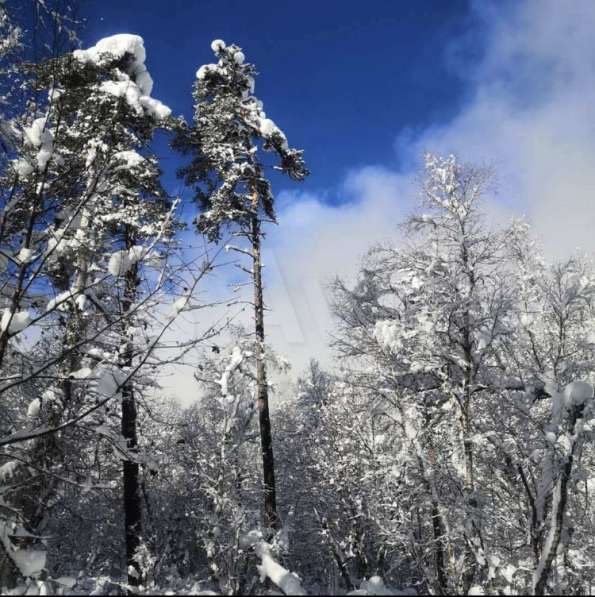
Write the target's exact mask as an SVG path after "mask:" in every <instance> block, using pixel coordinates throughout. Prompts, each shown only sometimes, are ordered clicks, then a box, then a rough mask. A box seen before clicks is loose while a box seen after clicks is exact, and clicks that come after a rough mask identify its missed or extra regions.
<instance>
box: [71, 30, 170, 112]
mask: <svg viewBox="0 0 595 597" xmlns="http://www.w3.org/2000/svg"><path fill="white" fill-rule="evenodd" d="M73 56H74V58H75V59H76V60H77V61H79V62H81V63H83V64H88V63H92V64H94V65H96V66H98V67H106V66H109V65H111V64H115V63H118V67H119V69H118V70H119V71H120V72H119V77H118V78H119V80H118V81H105V82H104V83H103V84H102V85H101V89H102V91H104V92H106V93H110V94H111V95H115V96H117V97H124V98H125V99H126V101H127V102H128V104H129V105H130V106H131V107H132V108H134V109H135V110H136V112H138V113H139V114H140V113H143V112H144V113H146V114H149V115H151V116H153V117H155V118H156V119H157V120H161V119H164V118H167V117H168V116H169V115H170V114H171V109H170V108H168V107H167V106H166V105H165V104H163V103H162V102H160V101H159V100H156V99H154V98H152V97H151V92H152V90H153V79H152V77H151V75H150V74H149V71H148V70H147V67H146V65H145V60H146V58H147V53H146V50H145V44H144V41H143V38H142V37H140V36H139V35H131V34H129V33H119V34H117V35H112V36H111V37H105V38H104V39H101V40H99V41H98V42H97V43H96V44H95V45H94V46H93V47H91V48H88V49H87V50H75V51H74V52H73Z"/></svg>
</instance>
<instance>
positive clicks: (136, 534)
mask: <svg viewBox="0 0 595 597" xmlns="http://www.w3.org/2000/svg"><path fill="white" fill-rule="evenodd" d="M127 236H128V235H127ZM126 244H127V247H128V248H130V246H132V244H133V243H132V242H131V239H130V238H129V237H128V238H127V243H126ZM137 273H138V268H137V266H136V265H135V266H133V267H132V268H131V269H130V270H129V271H128V272H126V275H125V288H124V299H123V301H122V309H123V312H124V313H127V312H128V311H130V308H131V306H132V303H133V301H134V297H135V295H136V289H137V285H138V277H137ZM128 326H129V322H128V320H127V318H124V323H123V327H122V337H123V339H122V342H123V343H124V350H123V351H122V358H121V361H120V363H121V367H128V368H130V367H132V360H133V347H132V345H131V343H130V341H129V338H128V335H129V330H128ZM121 391H122V436H123V437H124V440H125V442H126V450H127V453H128V455H129V457H128V458H127V459H126V460H124V463H123V471H122V473H123V476H122V482H123V493H124V529H125V536H126V571H127V576H128V584H129V585H130V586H132V587H136V586H138V585H140V584H141V583H142V578H141V569H140V565H139V563H138V562H137V561H136V560H135V555H136V552H137V550H138V548H139V546H140V542H141V535H142V504H141V499H142V498H141V488H140V482H139V464H138V461H137V459H136V456H137V454H138V437H137V430H136V428H137V423H136V414H137V413H136V401H135V396H134V389H133V387H132V381H131V380H129V381H127V382H126V383H125V384H124V385H123V386H122V390H121ZM129 594H133V593H132V592H130V591H129Z"/></svg>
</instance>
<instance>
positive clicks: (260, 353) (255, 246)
mask: <svg viewBox="0 0 595 597" xmlns="http://www.w3.org/2000/svg"><path fill="white" fill-rule="evenodd" d="M253 204H254V215H253V216H252V231H251V237H252V238H251V242H252V259H253V279H254V324H255V332H256V344H257V347H256V404H257V407H258V420H259V424H260V445H261V449H262V470H263V477H264V518H265V525H266V527H267V528H269V529H271V530H273V531H276V530H278V529H279V528H280V520H279V515H278V514H277V496H276V486H275V458H274V455H273V436H272V431H271V418H270V414H269V392H268V385H267V374H266V366H265V362H264V302H263V298H262V263H261V256H260V241H261V231H260V220H259V218H258V213H257V206H258V193H257V192H254V199H253Z"/></svg>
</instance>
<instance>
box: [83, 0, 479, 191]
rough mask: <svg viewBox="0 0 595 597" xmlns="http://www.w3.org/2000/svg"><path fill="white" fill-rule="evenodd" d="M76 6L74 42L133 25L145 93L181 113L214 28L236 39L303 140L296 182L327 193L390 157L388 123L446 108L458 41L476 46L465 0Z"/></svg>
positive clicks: (401, 127) (269, 97) (460, 86)
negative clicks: (81, 19)
mask: <svg viewBox="0 0 595 597" xmlns="http://www.w3.org/2000/svg"><path fill="white" fill-rule="evenodd" d="M83 14H84V15H85V16H86V17H87V18H88V25H87V28H86V30H85V32H84V37H83V45H93V44H94V43H95V42H96V41H97V40H98V39H100V38H101V37H105V36H108V35H111V34H113V33H119V32H126V33H137V34H139V35H141V36H142V37H143V38H144V39H145V45H146V48H147V56H148V58H147V64H148V67H149V70H150V72H151V73H152V76H153V78H154V79H155V89H154V92H153V95H154V96H155V97H157V98H159V99H160V100H162V101H164V102H165V103H166V104H167V105H169V106H170V107H171V108H172V109H173V111H174V113H176V114H184V115H185V116H186V117H187V118H189V117H191V115H192V100H191V96H190V90H191V85H192V82H193V80H194V73H195V72H196V69H197V68H198V67H199V66H200V65H201V64H203V63H205V62H211V61H212V60H213V55H212V52H211V50H210V42H211V40H212V39H215V38H222V39H224V40H225V41H226V42H228V43H230V42H235V43H237V44H239V45H241V46H242V47H243V48H244V50H245V53H246V55H247V57H248V60H250V61H252V62H254V63H255V64H256V66H257V68H258V69H259V71H260V73H261V74H260V77H259V79H258V82H257V95H259V96H260V98H261V99H262V100H263V101H264V102H265V109H266V111H267V113H268V114H269V115H270V116H271V117H272V118H273V119H274V120H275V121H276V122H277V123H278V124H279V125H280V126H281V127H282V128H283V129H284V130H285V132H286V134H287V136H288V137H289V139H290V142H291V143H292V144H293V145H294V146H296V147H302V148H304V150H305V155H306V159H307V162H308V164H309V167H310V170H311V176H310V178H309V180H308V181H307V182H306V183H305V184H304V185H303V186H304V187H305V189H307V190H313V189H316V190H317V191H318V192H321V193H325V196H326V198H327V200H328V201H331V202H335V201H341V200H342V197H341V196H340V193H338V189H337V186H336V185H337V181H338V180H340V179H341V177H342V176H344V175H345V173H346V172H347V171H348V170H349V169H352V168H357V167H360V166H363V165H365V164H368V163H387V164H391V163H393V162H394V161H395V160H397V159H398V158H399V156H398V154H397V152H395V134H396V133H398V132H399V131H406V130H412V131H415V130H419V129H421V128H424V127H427V126H428V125H429V124H431V123H433V122H436V121H444V120H447V119H448V118H449V117H452V115H453V114H454V113H456V111H457V110H458V109H459V107H460V104H461V101H462V100H463V98H464V96H465V90H466V85H465V83H464V81H463V80H462V78H461V76H460V74H461V73H460V70H461V64H460V56H461V49H464V50H465V52H466V53H471V54H473V53H474V52H481V44H480V42H479V37H480V32H481V23H480V21H478V19H477V18H475V15H474V14H473V13H472V11H471V10H470V6H469V2H468V1H467V0H449V1H448V2H445V1H442V0H422V1H415V2H405V1H391V0H373V1H372V2H370V3H368V4H365V3H362V2H361V0H360V1H355V0H341V1H339V0H318V1H313V0H307V1H303V2H272V1H270V0H268V1H262V0H260V1H256V2H242V1H235V0H218V1H210V0H209V1H206V0H202V1H196V0H195V1H191V0H170V1H168V2H163V1H161V0H159V1H155V0H126V1H125V2H122V1H121V0H101V1H99V0H94V1H91V0H87V1H86V3H84V4H83ZM461 40H464V44H462V43H461ZM168 181H169V182H170V185H171V179H170V177H168Z"/></svg>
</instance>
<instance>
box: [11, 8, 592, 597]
mask: <svg viewBox="0 0 595 597" xmlns="http://www.w3.org/2000/svg"><path fill="white" fill-rule="evenodd" d="M31 2H32V5H34V6H35V8H36V11H37V14H38V15H40V18H39V19H38V21H36V23H37V24H36V29H35V30H34V31H32V30H31V29H26V28H24V27H23V26H19V24H18V23H17V21H16V17H15V16H14V15H13V14H11V12H10V10H11V5H10V3H7V4H6V5H5V4H3V3H0V28H1V29H2V40H1V43H0V77H1V81H0V84H1V98H0V99H1V103H0V136H1V138H0V140H1V153H0V168H1V171H0V185H1V186H0V191H1V212H0V288H1V290H2V292H1V297H0V300H1V301H2V303H1V305H0V307H1V309H2V315H1V321H0V367H1V374H0V588H1V592H2V593H8V592H11V593H12V594H51V593H59V594H69V593H70V594H81V593H87V594H89V593H91V594H121V593H122V592H126V591H127V592H129V593H131V594H137V593H153V594H154V593H170V594H173V593H193V594H196V593H199V592H203V593H204V594H272V593H273V592H275V591H276V592H277V593H278V591H281V592H282V593H284V594H295V595H299V594H307V593H312V594H320V593H337V594H354V595H390V594H416V593H431V594H461V593H462V594H476V595H477V594H484V593H499V594H526V593H531V594H538V595H543V594H551V593H564V594H580V593H588V592H590V591H591V590H592V586H593V585H594V584H595V540H594V537H595V520H594V516H595V509H594V505H593V500H592V497H591V496H592V494H593V491H594V490H595V486H594V480H595V461H594V457H595V451H594V449H593V442H592V440H593V438H594V435H595V429H594V424H595V400H594V396H593V386H594V384H595V375H594V370H593V361H594V357H595V317H594V315H595V274H594V271H593V267H592V263H591V262H590V261H589V259H588V258H586V257H581V256H575V257H572V258H570V259H568V260H567V261H564V262H562V263H548V262H547V261H546V260H545V259H544V257H543V256H542V255H541V254H540V250H539V245H538V243H537V241H536V240H535V239H533V238H532V236H531V232H530V228H529V226H528V225H527V224H526V223H525V222H523V221H513V222H511V223H510V224H509V225H507V226H500V227H497V226H494V225H491V224H490V223H489V221H488V218H487V216H486V211H487V209H488V208H489V204H488V202H489V188H490V187H489V182H490V176H489V173H488V172H486V171H484V170H482V169H481V168H478V167H475V166H472V165H468V164H463V163H461V162H460V161H459V160H458V159H457V158H456V157H454V156H438V155H431V154H428V155H427V156H425V165H424V169H423V172H422V173H421V176H420V179H421V181H422V182H421V184H420V202H419V206H418V209H417V211H416V213H415V214H414V215H413V216H411V217H410V218H409V219H408V220H407V221H406V222H404V223H403V224H402V232H403V236H404V238H405V240H404V241H402V242H399V243H396V244H395V246H392V245H378V244H375V239H373V238H371V239H370V247H371V248H370V250H369V252H368V253H367V255H366V256H365V257H364V259H363V260H362V263H361V266H360V270H359V275H358V277H357V282H356V283H355V284H348V283H347V282H345V281H343V280H341V279H336V280H334V281H333V282H332V283H331V284H330V286H329V293H330V296H331V297H332V305H333V311H334V314H335V316H336V327H335V330H334V334H333V340H332V348H333V350H334V352H335V354H336V356H337V361H336V363H337V364H336V366H335V367H333V368H332V370H331V369H329V370H324V369H323V368H322V367H321V366H320V365H319V364H318V363H317V362H316V361H315V360H312V362H311V365H310V367H309V369H308V370H307V371H305V372H303V373H302V374H301V375H299V377H298V379H297V381H296V382H295V383H294V384H293V385H292V386H288V387H287V388H286V389H285V390H283V391H280V390H278V389H276V387H275V384H273V383H271V379H272V378H274V375H275V374H276V372H278V371H285V370H287V369H288V367H289V365H290V364H289V363H288V362H287V360H286V359H284V358H283V357H281V356H280V355H278V354H276V353H275V352H274V351H273V350H272V348H271V347H270V346H269V345H267V344H266V327H265V326H266V317H265V311H266V288H264V287H263V280H262V263H261V250H262V244H263V243H266V238H265V236H264V232H265V231H266V229H267V227H268V226H271V225H273V224H276V223H277V222H276V212H275V199H274V193H273V189H272V186H271V182H270V180H269V178H268V177H267V172H268V171H269V169H270V167H271V166H273V167H274V168H276V169H277V170H279V171H280V172H281V173H283V174H285V175H287V176H288V177H289V178H290V179H292V180H294V181H301V180H303V179H304V178H305V177H306V176H307V174H308V171H307V169H306V166H305V163H304V160H303V156H302V152H301V151H300V150H296V149H292V148H291V147H290V145H289V143H288V140H287V139H286V137H285V135H284V133H283V132H282V131H281V129H280V128H278V126H277V125H276V124H275V123H274V122H273V121H272V120H271V119H270V118H268V117H267V115H266V113H265V112H264V107H263V103H262V101H261V100H260V99H258V97H257V96H256V95H255V77H256V68H255V67H254V65H252V64H251V63H249V62H248V61H247V58H246V56H245V54H244V52H243V51H242V49H241V48H239V47H238V46H236V45H233V44H232V45H226V44H225V42H223V41H222V40H215V41H214V42H213V44H212V46H211V49H212V51H213V54H214V62H213V63H212V64H206V65H203V66H200V68H198V70H197V72H196V82H195V85H194V88H193V92H192V101H193V105H194V118H193V120H192V121H191V122H187V121H185V120H184V119H183V118H181V117H177V116H175V115H173V114H172V113H171V110H170V109H169V108H168V107H167V106H165V105H164V104H163V103H162V102H160V101H159V100H158V99H157V98H154V97H153V96H152V87H153V81H152V79H151V76H150V74H149V72H148V70H147V67H146V65H145V63H146V61H147V56H146V49H145V43H144V41H143V40H142V39H141V38H140V37H138V36H135V35H128V34H119V35H115V36H113V37H109V38H106V39H103V40H100V41H98V42H97V43H96V45H94V46H93V47H88V48H84V49H81V48H79V47H78V44H77V39H76V30H77V26H78V25H77V22H76V19H75V18H74V16H73V13H72V12H71V11H70V10H69V9H68V8H67V6H66V5H65V4H64V3H63V2H59V1H56V2H52V1H50V0H45V1H43V2H42V1H41V0H31ZM189 101H190V96H189ZM158 132H159V133H161V134H165V135H168V136H169V139H170V142H171V145H172V147H173V148H174V149H175V150H177V151H178V152H179V155H180V160H181V163H183V164H184V165H183V166H182V167H181V169H180V172H179V176H180V179H181V180H182V181H183V182H184V183H185V185H186V186H187V188H188V189H190V190H191V193H190V194H189V195H191V196H192V198H191V199H188V200H187V201H186V202H187V203H188V205H182V204H181V201H180V200H179V199H178V198H176V197H173V196H171V195H170V194H169V193H168V191H167V189H165V188H164V187H163V186H162V184H161V169H160V160H159V157H158V156H157V155H156V154H155V152H154V149H153V148H154V137H155V135H156V133H158ZM312 166H313V167H314V165H312ZM183 207H185V208H186V209H184V210H182V208H183ZM188 212H191V213H192V214H193V215H192V216H191V218H189V219H188V218H185V217H183V216H182V213H186V214H187V213H188ZM280 225H281V226H282V225H283V222H280ZM329 225H332V223H329ZM396 225H397V223H395V226H396ZM182 238H183V239H184V241H183V242H182ZM188 238H194V239H195V241H196V242H194V243H191V245H192V246H190V248H189V245H188V242H187V240H188ZM228 241H229V242H228ZM224 244H225V247H224V246H223V245H224ZM223 249H225V251H223ZM221 254H224V255H226V256H227V257H226V259H224V260H221V259H220V256H221ZM230 256H237V258H238V260H234V259H233V258H232V257H230ZM222 267H223V268H225V267H234V268H236V270H237V271H239V274H240V275H241V276H242V284H243V285H246V286H248V287H249V289H250V298H249V300H248V301H244V302H247V303H248V308H249V310H250V313H251V316H252V317H251V321H252V322H253V326H252V327H250V326H242V325H239V323H238V322H236V321H234V318H233V312H234V311H233V309H232V307H229V315H228V316H224V317H223V318H221V317H217V318H214V317H211V316H210V315H209V306H210V303H209V301H208V300H207V299H205V297H206V296H208V295H207V293H206V292H205V289H206V288H207V283H208V281H209V280H211V279H213V278H214V277H215V276H217V274H218V271H219V268H222ZM238 268H239V269H238ZM230 304H231V305H233V301H231V302H230ZM270 307H272V308H273V309H274V305H270ZM190 311H194V312H199V314H203V313H204V319H205V326H204V332H203V333H202V334H201V335H200V337H195V338H193V339H192V340H191V341H183V342H179V341H178V342H175V341H172V334H173V330H174V329H175V323H176V320H177V319H178V318H179V317H180V315H181V314H184V313H188V312H190ZM210 322H211V323H210ZM182 361H184V362H185V363H188V362H190V364H191V366H192V367H193V370H194V372H195V380H196V395H197V400H196V402H195V403H194V404H193V405H192V406H190V407H188V408H182V407H180V406H179V405H178V404H177V403H175V402H173V401H171V400H168V399H166V397H165V396H164V395H163V392H162V390H161V388H160V386H159V378H160V375H161V374H162V371H163V370H164V368H166V367H171V366H172V365H173V366H175V365H176V363H181V362H182ZM271 397H273V398H274V407H273V408H269V400H270V399H271Z"/></svg>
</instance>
